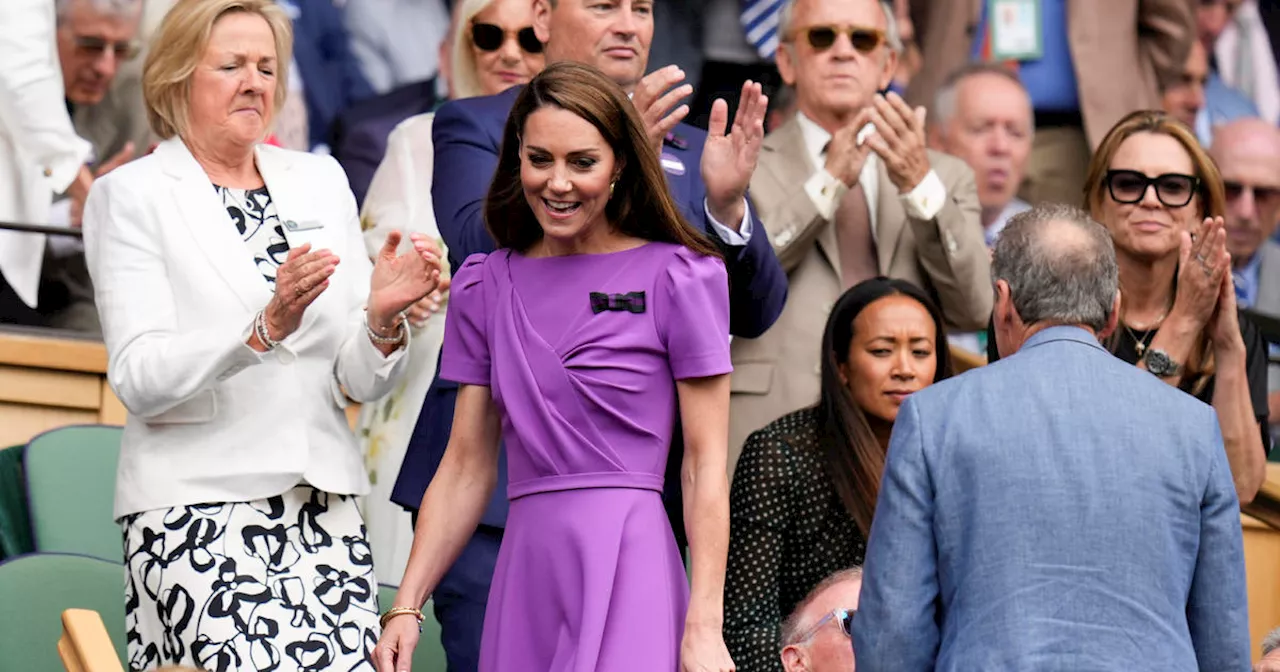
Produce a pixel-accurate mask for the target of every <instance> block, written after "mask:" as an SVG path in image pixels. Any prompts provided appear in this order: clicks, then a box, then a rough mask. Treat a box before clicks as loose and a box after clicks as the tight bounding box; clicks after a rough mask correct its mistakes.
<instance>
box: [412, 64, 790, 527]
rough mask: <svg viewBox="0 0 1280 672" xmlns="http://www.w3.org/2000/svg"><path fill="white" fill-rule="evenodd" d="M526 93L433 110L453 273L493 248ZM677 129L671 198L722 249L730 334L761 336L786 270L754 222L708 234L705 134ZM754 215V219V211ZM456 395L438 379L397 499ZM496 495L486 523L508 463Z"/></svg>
mask: <svg viewBox="0 0 1280 672" xmlns="http://www.w3.org/2000/svg"><path fill="white" fill-rule="evenodd" d="M520 90H521V89H520V87H513V88H511V89H508V90H506V91H504V92H503V93H500V94H498V95H495V96H486V97H483V98H468V99H464V100H457V101H453V102H450V103H446V104H445V105H443V106H441V107H440V109H439V110H438V111H437V112H436V117H435V121H434V122H433V123H432V139H433V141H434V149H435V165H436V172H435V178H434V182H433V184H432V186H431V198H432V200H433V202H434V205H435V213H436V222H437V225H438V226H439V228H440V235H441V236H442V237H443V238H444V242H445V245H447V246H448V248H449V261H450V264H451V265H452V267H453V269H454V270H455V271H456V270H457V268H458V267H459V266H460V265H461V264H462V261H463V260H465V259H466V258H467V257H468V256H470V255H472V254H475V253H477V252H492V251H493V250H494V248H495V244H494V241H493V238H492V237H490V236H489V232H488V230H487V229H486V228H485V225H484V213H483V210H484V201H485V197H486V195H487V194H488V191H489V184H490V183H491V182H492V181H493V173H494V170H495V169H496V168H497V166H498V154H499V152H500V150H501V146H502V133H503V130H504V129H505V127H506V123H507V117H508V116H509V114H510V112H511V107H512V105H514V104H515V100H516V96H518V95H519V93H520ZM673 135H674V137H673V138H671V139H669V141H668V143H667V145H666V146H665V147H664V149H663V157H664V165H666V166H667V168H668V171H667V185H668V187H669V188H670V190H671V195H672V197H673V198H674V199H675V201H676V204H677V205H678V206H679V207H680V212H681V214H682V215H684V217H685V219H687V220H688V221H689V223H690V224H692V225H693V226H695V227H697V228H698V229H701V230H703V231H706V232H708V233H709V235H710V238H711V240H713V241H715V242H717V243H718V244H719V246H720V249H721V250H722V251H723V252H724V254H725V265H726V267H727V269H728V271H729V287H730V290H729V292H730V293H729V302H730V313H729V316H730V323H729V330H730V331H731V332H732V333H733V334H735V335H737V336H743V337H747V338H754V337H756V336H759V335H760V334H762V333H764V332H765V330H767V329H768V328H769V327H770V326H772V325H773V323H774V321H775V320H777V319H778V316H779V315H780V314H781V313H782V307H783V305H784V304H785V303H786V298H787V276H786V274H785V273H783V271H782V267H781V266H780V265H779V264H778V259H777V257H775V256H774V254H773V248H772V247H771V246H770V245H769V240H768V236H767V234H766V232H765V229H764V226H763V225H762V224H761V223H760V222H759V221H758V220H757V221H755V223H754V230H753V235H752V236H751V239H750V241H749V242H748V244H747V245H746V246H742V247H734V246H729V245H726V244H724V242H723V241H721V240H720V238H719V237H718V236H717V235H715V234H714V233H710V232H711V230H712V226H711V223H710V222H708V221H707V215H706V209H705V207H704V203H705V201H706V195H707V190H706V186H705V185H704V184H703V182H702V177H701V170H700V166H701V162H702V143H703V140H704V139H705V137H706V135H705V133H703V132H702V131H699V130H697V129H695V128H693V127H691V126H683V125H682V126H680V127H679V128H677V129H676V132H675V133H674V134H673ZM680 167H682V168H683V170H680ZM751 216H752V217H753V218H755V214H754V212H753V213H752V215H751ZM446 356H447V355H446ZM455 395H456V385H454V384H453V383H451V382H448V381H442V380H439V379H437V380H436V381H434V383H433V384H432V387H431V390H430V391H428V393H427V398H426V402H425V404H424V406H423V411H422V413H421V414H420V415H419V419H418V425H417V427H416V428H415V429H414V433H413V438H412V439H411V440H410V442H409V449H408V452H407V453H406V454H405V459H404V463H403V465H402V466H401V468H400V476H399V478H398V479H397V480H396V485H395V488H394V489H393V490H392V493H391V500H392V501H394V502H396V503H398V504H400V505H402V506H406V507H410V508H417V507H418V505H419V503H420V502H421V500H422V494H423V493H424V492H425V491H426V488H427V484H428V483H430V482H431V478H432V477H433V476H434V475H435V472H436V469H437V468H438V467H439V464H440V459H441V458H442V457H443V456H444V449H445V446H446V445H447V444H448V441H449V430H450V428H451V426H452V420H453V401H454V398H455ZM677 440H678V437H677ZM673 452H675V451H673ZM669 471H670V470H669ZM668 480H671V479H670V475H669V476H668ZM493 499H494V501H491V502H490V506H489V509H488V511H486V512H485V515H484V516H483V517H482V519H481V522H482V523H483V524H486V525H495V526H501V525H503V524H504V521H505V518H506V515H505V507H506V470H505V469H500V478H499V482H498V487H497V488H496V489H495V491H494V498H493Z"/></svg>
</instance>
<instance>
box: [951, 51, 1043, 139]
mask: <svg viewBox="0 0 1280 672" xmlns="http://www.w3.org/2000/svg"><path fill="white" fill-rule="evenodd" d="M978 75H993V76H995V77H1003V78H1004V79H1006V80H1008V81H1010V82H1012V83H1014V84H1016V85H1017V87H1018V89H1019V90H1020V91H1022V93H1023V94H1024V95H1026V96H1027V110H1028V114H1029V115H1030V117H1031V129H1030V130H1031V132H1032V133H1035V125H1036V121H1035V112H1034V110H1032V109H1031V96H1030V95H1029V94H1027V87H1026V85H1024V84H1023V83H1022V80H1021V79H1020V78H1019V77H1018V75H1017V74H1016V73H1014V72H1013V71H1012V70H1009V69H1008V68H1006V67H1004V66H1001V65H997V64H995V63H970V64H968V65H965V66H963V67H961V68H960V69H959V70H956V71H955V72H953V73H951V74H950V75H949V76H948V77H947V78H946V79H945V80H944V81H943V82H942V86H940V87H938V92H937V93H936V94H934V97H933V109H932V110H929V117H930V120H931V123H933V124H934V126H935V127H936V128H937V129H938V132H939V133H942V134H944V135H945V134H946V132H947V124H948V123H949V122H950V121H951V120H952V119H953V118H954V117H955V116H956V106H957V104H958V103H957V101H958V100H959V98H960V85H961V84H963V83H964V82H966V81H968V80H969V79H971V78H973V77H977V76H978Z"/></svg>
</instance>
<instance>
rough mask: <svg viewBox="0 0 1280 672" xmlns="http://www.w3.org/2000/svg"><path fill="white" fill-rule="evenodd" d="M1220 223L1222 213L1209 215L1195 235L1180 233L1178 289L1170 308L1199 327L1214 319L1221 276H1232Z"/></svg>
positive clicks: (1229, 256)
mask: <svg viewBox="0 0 1280 672" xmlns="http://www.w3.org/2000/svg"><path fill="white" fill-rule="evenodd" d="M1223 227H1224V223H1223V221H1222V218H1221V217H1208V218H1205V220H1204V224H1202V225H1201V226H1200V227H1199V229H1198V230H1197V232H1196V235H1195V237H1194V239H1193V238H1192V236H1191V235H1190V234H1187V233H1183V234H1182V247H1181V250H1180V257H1179V264H1178V289H1177V296H1176V297H1174V301H1173V310H1172V311H1171V312H1173V313H1178V314H1179V315H1181V316H1182V317H1183V318H1184V319H1186V320H1189V321H1191V322H1192V323H1194V324H1195V325H1196V326H1197V327H1199V328H1204V327H1206V326H1209V324H1210V322H1211V321H1212V320H1213V318H1214V311H1215V310H1216V309H1217V307H1218V301H1219V297H1220V296H1221V294H1222V283H1223V277H1222V276H1224V275H1226V276H1227V277H1228V278H1230V276H1231V255H1230V254H1228V253H1227V233H1226V231H1225V229H1224V228H1223ZM1232 319H1234V317H1233V318H1232ZM1198 330H1199V329H1197V331H1198Z"/></svg>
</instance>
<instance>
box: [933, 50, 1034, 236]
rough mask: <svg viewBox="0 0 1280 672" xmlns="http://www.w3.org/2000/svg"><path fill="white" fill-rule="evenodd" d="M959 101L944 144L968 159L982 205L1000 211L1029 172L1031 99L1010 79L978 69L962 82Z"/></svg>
mask: <svg viewBox="0 0 1280 672" xmlns="http://www.w3.org/2000/svg"><path fill="white" fill-rule="evenodd" d="M955 106H956V108H955V113H954V114H953V115H952V117H951V119H949V120H948V121H947V124H946V127H945V128H944V129H943V133H942V135H941V139H942V143H941V144H942V147H941V148H942V149H943V151H945V152H947V153H948V154H952V155H954V156H957V157H959V158H961V159H963V160H964V162H965V163H967V164H969V167H970V168H972V169H973V173H974V177H975V178H976V179H977V182H978V201H979V203H981V205H982V209H983V210H984V211H994V212H996V213H998V212H1000V211H1001V210H1003V209H1004V208H1005V206H1007V205H1008V204H1009V202H1010V201H1012V200H1013V198H1014V196H1015V195H1016V194H1017V193H1018V186H1019V185H1020V184H1022V176H1023V175H1024V174H1025V173H1026V171H1027V157H1029V156H1030V155H1031V135H1032V129H1031V124H1032V119H1031V99H1030V98H1028V97H1027V94H1026V92H1025V91H1023V90H1022V87H1020V86H1018V85H1017V84H1016V83H1014V82H1013V81H1010V80H1009V79H1008V78H1006V77H1001V76H1000V75H997V74H989V73H979V74H976V75H972V76H970V77H966V78H965V79H964V80H962V81H961V82H960V84H959V86H958V87H957V88H956V100H955Z"/></svg>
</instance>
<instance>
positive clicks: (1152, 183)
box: [1085, 111, 1271, 504]
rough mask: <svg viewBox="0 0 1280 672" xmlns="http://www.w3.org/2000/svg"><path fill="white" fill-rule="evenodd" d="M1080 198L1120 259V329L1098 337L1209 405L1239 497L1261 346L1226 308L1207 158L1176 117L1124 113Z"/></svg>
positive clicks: (1257, 425)
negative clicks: (1106, 234) (1102, 229)
mask: <svg viewBox="0 0 1280 672" xmlns="http://www.w3.org/2000/svg"><path fill="white" fill-rule="evenodd" d="M1085 205H1086V207H1087V208H1088V209H1089V211H1090V213H1091V214H1092V215H1093V217H1094V219H1096V220H1098V221H1099V222H1101V223H1102V224H1103V226H1105V227H1107V230H1108V231H1110V233H1111V237H1112V240H1113V241H1114V242H1115V247H1116V260H1117V262H1118V263H1119V266H1120V294H1121V304H1120V328H1118V329H1116V331H1115V333H1114V334H1113V335H1112V336H1111V337H1109V338H1108V340H1107V343H1106V345H1107V346H1108V347H1109V348H1110V349H1111V351H1112V352H1114V353H1115V354H1116V356H1117V357H1120V358H1121V359H1123V360H1125V361H1127V362H1131V363H1134V364H1136V365H1137V366H1139V367H1141V368H1144V369H1146V370H1148V371H1150V372H1151V373H1152V374H1153V375H1155V376H1157V377H1159V378H1160V379H1161V380H1163V381H1165V382H1167V383H1169V384H1170V385H1175V386H1177V387H1178V388H1180V389H1182V390H1184V391H1186V392H1187V393H1189V394H1192V395H1195V396H1196V397H1197V398H1198V399H1200V400H1201V401H1204V402H1205V403H1207V404H1211V405H1212V406H1213V407H1214V409H1215V410H1216V411H1217V413H1218V421H1219V425H1220V426H1221V429H1222V438H1223V442H1224V444H1225V445H1226V451H1227V458H1228V461H1229V462H1230V464H1231V473H1232V476H1233V478H1234V481H1235V485H1236V494H1237V495H1238V496H1239V498H1240V502H1241V504H1245V503H1248V502H1249V501H1251V500H1252V499H1253V497H1254V495H1255V494H1256V493H1257V491H1258V488H1259V487H1260V486H1261V484H1262V481H1263V480H1264V479H1265V477H1266V471H1265V469H1266V464H1265V463H1266V456H1267V453H1268V452H1269V451H1270V447H1271V440H1270V436H1269V434H1268V430H1267V414H1268V409H1267V368H1266V367H1267V349H1266V343H1265V341H1264V340H1263V338H1262V335H1261V333H1260V332H1259V331H1258V329H1257V327H1256V326H1254V325H1253V323H1252V322H1250V321H1249V320H1248V318H1246V317H1244V316H1243V315H1241V314H1239V313H1238V311H1237V309H1236V294H1235V288H1234V286H1233V281H1232V276H1231V255H1230V254H1229V253H1228V252H1227V249H1226V233H1225V232H1224V230H1223V219H1222V215H1223V214H1224V213H1225V212H1226V198H1225V196H1224V190H1223V183H1222V178H1221V176H1220V175H1219V173H1218V168H1217V166H1215V165H1214V163H1213V161H1212V160H1211V159H1210V158H1209V156H1208V154H1206V153H1205V151H1204V150H1203V149H1201V148H1200V145H1199V143H1198V142H1197V141H1196V138H1195V136H1194V135H1193V134H1192V133H1191V131H1190V130H1188V129H1187V128H1186V127H1185V126H1184V125H1183V124H1181V123H1179V122H1178V121H1177V120H1175V119H1174V118H1173V117H1170V116H1168V115H1167V114H1165V113H1163V112H1151V111H1140V112H1134V113H1132V114H1130V115H1129V116H1127V117H1125V118H1124V119H1122V120H1120V123H1118V124H1117V125H1116V126H1115V127H1114V128H1112V129H1111V132H1110V133H1108V134H1107V136H1106V138H1104V139H1103V141H1102V144H1101V145H1099V147H1098V150H1097V152H1095V153H1094V155H1093V160H1092V162H1091V163H1090V165H1089V173H1088V176H1087V181H1086V183H1085Z"/></svg>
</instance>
